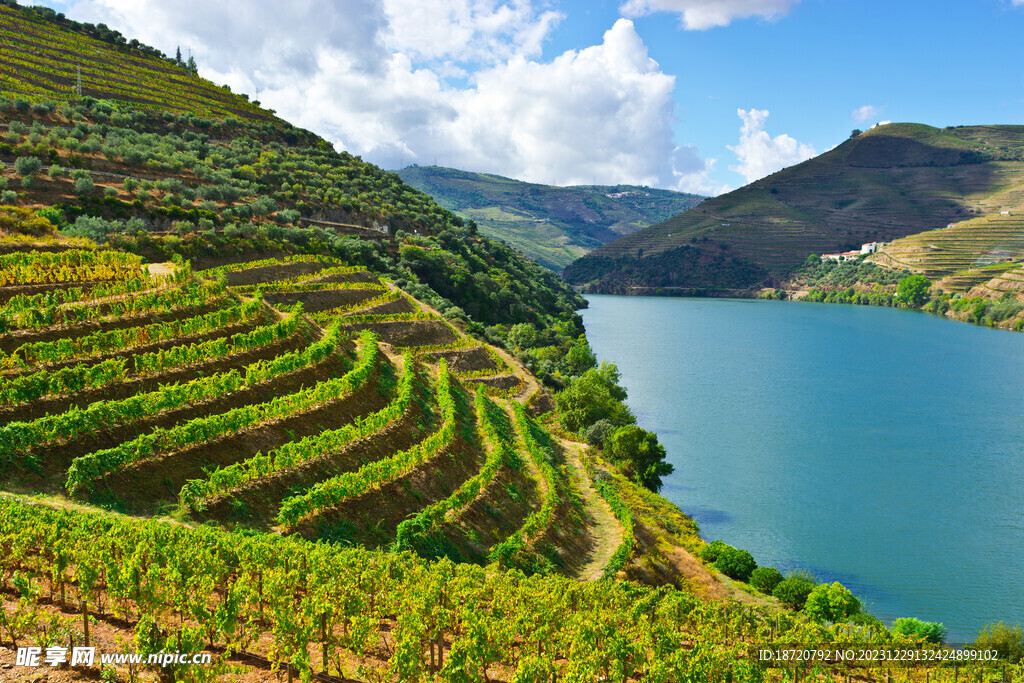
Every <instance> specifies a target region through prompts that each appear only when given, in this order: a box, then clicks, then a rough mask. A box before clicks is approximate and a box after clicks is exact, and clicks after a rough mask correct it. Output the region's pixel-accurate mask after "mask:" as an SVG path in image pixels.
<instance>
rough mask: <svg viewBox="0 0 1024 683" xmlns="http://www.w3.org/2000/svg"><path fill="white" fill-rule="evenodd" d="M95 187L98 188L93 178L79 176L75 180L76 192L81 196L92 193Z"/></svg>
mask: <svg viewBox="0 0 1024 683" xmlns="http://www.w3.org/2000/svg"><path fill="white" fill-rule="evenodd" d="M94 189H96V186H95V185H94V184H93V182H92V178H89V177H85V178H79V179H78V180H76V181H75V194H77V195H79V196H82V197H84V196H85V195H88V194H92V191H93V190H94Z"/></svg>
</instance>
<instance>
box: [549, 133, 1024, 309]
mask: <svg viewBox="0 0 1024 683" xmlns="http://www.w3.org/2000/svg"><path fill="white" fill-rule="evenodd" d="M1018 207H1020V208H1024V126H966V127H956V128H945V129H938V128H932V127H930V126H924V125H919V124H906V123H904V124H889V125H886V126H879V127H877V128H874V129H872V130H869V131H867V132H865V133H861V134H860V135H858V136H856V137H853V138H851V139H849V140H847V141H845V142H844V143H843V144H841V145H839V146H838V147H836V148H835V149H833V150H830V151H828V152H826V153H825V154H822V155H820V156H818V157H816V158H814V159H811V160H808V161H805V162H803V163H801V164H798V165H797V166H793V167H790V168H787V169H784V170H782V171H779V172H777V173H775V174H773V175H770V176H768V177H766V178H763V179H761V180H758V181H756V182H754V183H751V184H750V185H747V186H746V187H743V188H740V189H738V190H735V191H734V192H730V193H728V194H725V195H722V196H719V197H715V198H714V199H710V200H708V201H706V202H703V203H702V204H700V205H699V206H697V207H695V208H693V209H690V210H689V211H687V212H685V213H682V214H680V215H678V216H675V217H673V218H671V219H669V220H667V221H664V222H662V223H660V224H658V225H654V226H651V227H649V228H645V229H644V230H641V231H640V232H637V233H634V234H632V235H628V236H626V237H623V238H620V239H618V240H616V241H615V242H611V243H609V244H607V245H605V246H603V247H601V248H599V249H597V250H595V251H594V252H591V253H590V254H588V255H587V256H585V257H583V258H581V259H579V260H578V261H576V262H574V263H573V264H572V265H571V266H569V267H568V268H566V271H565V277H566V279H567V280H568V281H569V282H571V283H573V284H576V285H582V286H583V287H584V288H585V290H587V291H594V292H639V291H650V290H649V289H648V288H664V289H665V290H666V291H671V290H675V291H678V292H680V293H688V292H693V291H695V290H696V291H714V290H746V289H748V288H752V287H755V286H758V285H761V284H765V283H773V282H775V281H777V280H778V279H779V278H781V277H782V276H784V275H785V274H787V273H788V272H790V271H791V270H793V269H794V268H796V267H797V266H799V265H801V264H802V263H803V262H804V260H805V259H806V258H807V255H808V254H821V253H826V252H833V251H840V250H849V249H853V248H859V246H860V245H861V244H862V243H866V242H875V241H881V242H887V241H891V240H893V239H897V238H900V237H906V236H908V235H912V234H915V233H920V232H923V231H926V230H931V229H935V228H939V227H942V226H945V225H946V224H948V223H953V222H958V221H963V220H966V219H969V218H972V217H974V216H977V215H991V214H998V213H999V212H1000V211H1007V210H1016V209H1017V208H1018Z"/></svg>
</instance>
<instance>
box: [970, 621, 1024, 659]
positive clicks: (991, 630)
mask: <svg viewBox="0 0 1024 683" xmlns="http://www.w3.org/2000/svg"><path fill="white" fill-rule="evenodd" d="M974 647H975V649H978V650H995V651H996V652H998V653H999V659H1002V660H1005V661H1007V662H1009V663H1011V664H1016V663H1017V662H1020V661H1022V660H1024V628H1021V626H1020V624H1017V625H1016V626H1009V625H1008V624H1004V623H1003V622H1001V621H1000V622H999V623H998V624H986V625H985V627H984V628H982V629H981V632H980V633H978V639H977V640H975V641H974Z"/></svg>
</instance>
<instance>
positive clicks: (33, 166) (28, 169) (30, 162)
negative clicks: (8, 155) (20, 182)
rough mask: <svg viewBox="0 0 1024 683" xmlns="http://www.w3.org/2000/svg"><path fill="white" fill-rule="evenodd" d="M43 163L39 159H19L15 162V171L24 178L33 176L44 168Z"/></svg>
mask: <svg viewBox="0 0 1024 683" xmlns="http://www.w3.org/2000/svg"><path fill="white" fill-rule="evenodd" d="M42 165H43V162H41V161H40V160H39V158H38V157H18V158H17V159H15V160H14V170H15V171H17V172H18V174H19V175H22V176H33V175H35V174H36V173H38V172H39V169H40V168H42Z"/></svg>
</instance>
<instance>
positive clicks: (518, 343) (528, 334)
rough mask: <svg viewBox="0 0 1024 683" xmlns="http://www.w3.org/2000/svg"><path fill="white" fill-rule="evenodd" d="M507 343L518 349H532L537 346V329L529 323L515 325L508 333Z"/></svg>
mask: <svg viewBox="0 0 1024 683" xmlns="http://www.w3.org/2000/svg"><path fill="white" fill-rule="evenodd" d="M508 341H509V343H510V344H512V346H515V347H518V348H520V349H524V350H525V349H532V348H533V347H534V346H536V344H537V328H535V327H534V326H533V325H531V324H530V323H517V324H515V325H513V326H512V328H511V329H510V330H509V331H508Z"/></svg>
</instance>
